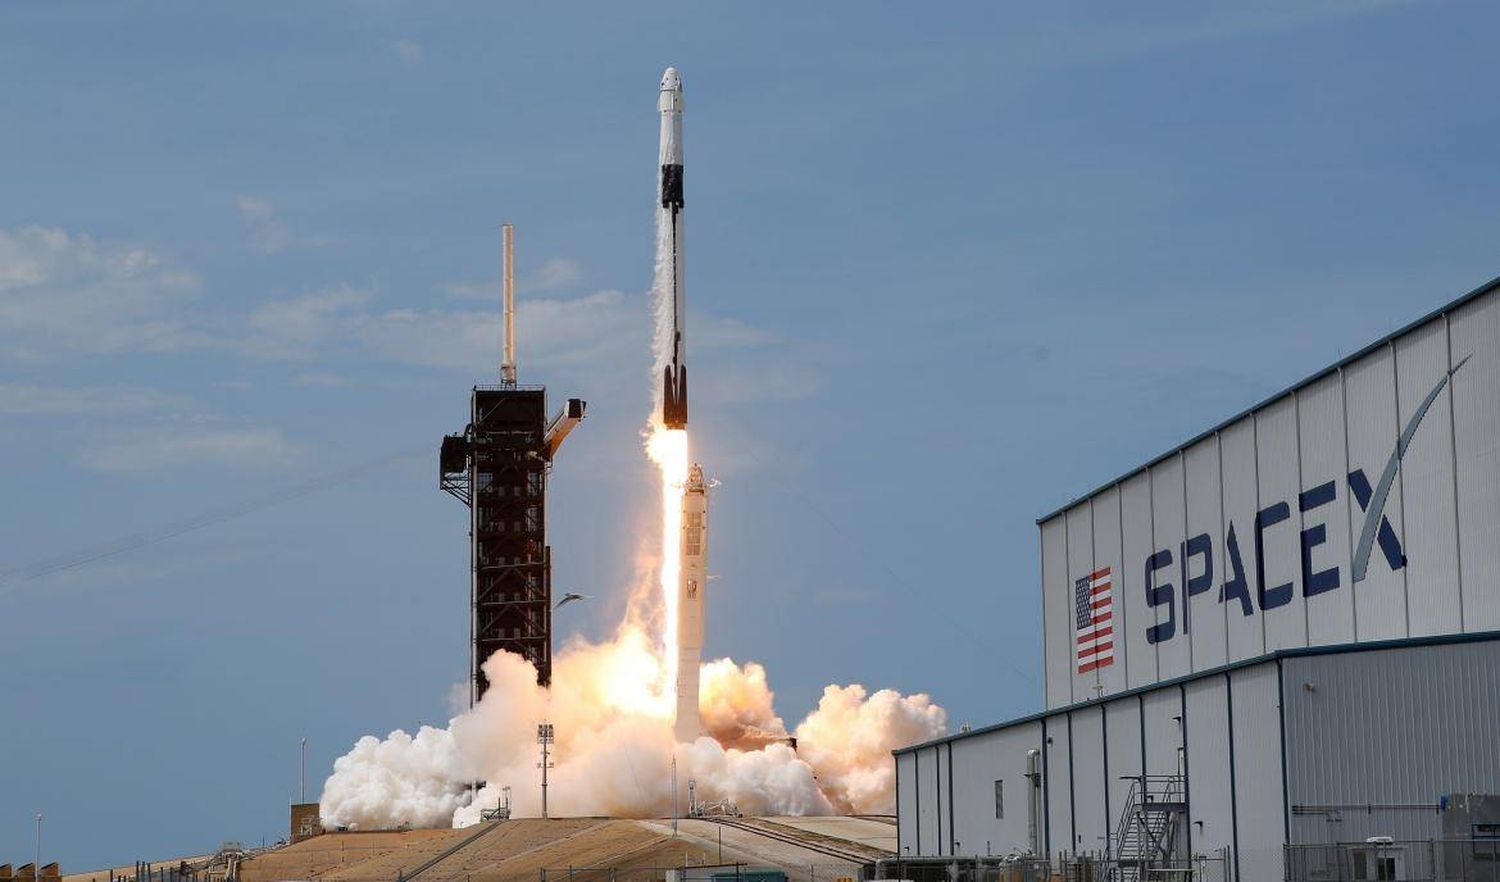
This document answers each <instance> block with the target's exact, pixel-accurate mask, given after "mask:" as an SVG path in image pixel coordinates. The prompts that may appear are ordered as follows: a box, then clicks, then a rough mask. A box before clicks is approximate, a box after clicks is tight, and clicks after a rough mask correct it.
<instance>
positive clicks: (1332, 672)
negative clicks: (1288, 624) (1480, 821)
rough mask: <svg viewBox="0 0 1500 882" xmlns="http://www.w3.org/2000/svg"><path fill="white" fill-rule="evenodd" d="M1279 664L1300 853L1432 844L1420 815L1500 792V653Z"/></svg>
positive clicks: (1433, 823)
mask: <svg viewBox="0 0 1500 882" xmlns="http://www.w3.org/2000/svg"><path fill="white" fill-rule="evenodd" d="M1282 664H1283V671H1284V687H1285V695H1286V750H1287V781H1288V788H1287V790H1288V794H1289V796H1290V802H1291V810H1292V816H1291V821H1292V840H1293V841H1294V842H1334V841H1342V842H1351V841H1361V840H1363V839H1365V838H1366V837H1368V836H1394V837H1395V838H1397V839H1425V838H1428V837H1432V836H1436V835H1438V818H1437V815H1436V814H1435V813H1434V812H1433V811H1430V810H1425V811H1424V810H1421V809H1418V808H1413V806H1421V805H1428V806H1431V805H1435V804H1436V803H1437V802H1438V800H1439V798H1440V797H1441V796H1442V795H1443V794H1445V793H1500V642H1489V643H1466V644H1459V645H1442V646H1429V647H1410V648H1402V649H1390V650H1375V651H1370V652H1360V653H1348V654H1336V655H1320V656H1309V657H1304V658H1290V659H1286V660H1285V661H1284V662H1283V663H1282ZM1235 710H1236V713H1238V711H1239V708H1238V707H1236V708H1235ZM1356 806H1363V807H1365V808H1357V807H1356ZM1396 806H1403V807H1401V808H1396Z"/></svg>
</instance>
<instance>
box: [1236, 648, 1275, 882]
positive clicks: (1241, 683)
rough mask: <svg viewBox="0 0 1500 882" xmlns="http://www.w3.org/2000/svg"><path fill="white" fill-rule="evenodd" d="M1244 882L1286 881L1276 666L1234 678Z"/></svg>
mask: <svg viewBox="0 0 1500 882" xmlns="http://www.w3.org/2000/svg"><path fill="white" fill-rule="evenodd" d="M1230 689H1231V690H1233V694H1234V770H1235V794H1236V796H1237V798H1238V816H1239V839H1240V859H1239V864H1240V878H1241V879H1244V880H1246V882H1249V880H1258V879H1280V878H1282V868H1283V865H1282V855H1281V844H1282V843H1283V842H1284V841H1285V839H1284V836H1285V830H1286V820H1285V818H1286V815H1285V804H1284V802H1283V800H1282V787H1281V728H1280V720H1281V705H1280V699H1279V696H1278V683H1277V675H1276V664H1275V662H1267V663H1266V664H1263V665H1256V666H1254V667H1250V668H1245V669H1243V670H1239V671H1234V672H1232V673H1231V674H1230Z"/></svg>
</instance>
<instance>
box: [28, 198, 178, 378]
mask: <svg viewBox="0 0 1500 882" xmlns="http://www.w3.org/2000/svg"><path fill="white" fill-rule="evenodd" d="M198 290H199V281H198V277H197V276H196V275H194V274H193V273H191V272H188V271H186V270H184V269H181V268H179V267H176V266H174V265H173V264H172V262H171V261H170V260H168V259H167V258H165V257H163V256H162V255H160V254H158V253H156V252H154V251H151V250H149V249H146V248H141V247H138V246H133V245H119V244H105V243H101V242H98V241H96V240H94V239H93V238H91V237H89V236H85V235H74V234H70V233H68V232H67V231H66V230H62V229H59V228H50V227H22V228H20V229H15V230H0V347H3V351H5V352H6V353H7V354H9V355H11V356H15V357H21V358H47V357H51V356H59V355H62V354H66V353H76V352H84V353H94V354H103V353H116V352H122V351H131V350H146V351H153V350H166V349H174V348H178V347H181V346H184V345H189V344H191V343H193V342H195V341H197V335H195V334H193V333H191V332H189V330H188V328H187V326H186V324H185V322H184V321H183V320H182V319H181V318H179V317H178V315H177V313H178V311H179V309H180V308H181V307H182V306H183V305H184V304H186V303H187V302H189V301H191V300H192V299H193V298H194V297H196V296H197V294H198Z"/></svg>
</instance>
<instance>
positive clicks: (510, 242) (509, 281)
mask: <svg viewBox="0 0 1500 882" xmlns="http://www.w3.org/2000/svg"><path fill="white" fill-rule="evenodd" d="M500 238H501V241H502V243H503V247H502V248H501V252H502V256H501V273H500V275H501V281H500V288H501V296H502V297H503V298H504V309H505V358H504V360H503V361H501V362H500V382H502V383H505V384H506V385H508V386H514V385H515V384H516V241H515V226H514V225H512V224H504V225H502V226H501V227H500Z"/></svg>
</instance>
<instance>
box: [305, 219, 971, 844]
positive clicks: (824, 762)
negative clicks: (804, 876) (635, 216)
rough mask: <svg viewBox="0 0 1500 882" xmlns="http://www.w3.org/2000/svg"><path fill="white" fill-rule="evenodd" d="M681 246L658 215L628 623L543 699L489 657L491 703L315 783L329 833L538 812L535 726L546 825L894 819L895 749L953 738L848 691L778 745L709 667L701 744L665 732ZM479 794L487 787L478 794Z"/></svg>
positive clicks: (351, 756)
mask: <svg viewBox="0 0 1500 882" xmlns="http://www.w3.org/2000/svg"><path fill="white" fill-rule="evenodd" d="M660 195H661V194H660V193H658V196H660ZM661 201H662V200H661V199H660V198H658V199H657V203H658V205H660V203H661ZM673 244H674V238H673V228H672V221H671V218H670V216H669V214H668V212H667V210H665V209H662V208H658V210H657V213H656V262H655V266H654V279H653V284H652V295H653V300H654V308H655V325H656V327H655V333H654V335H653V346H652V348H653V353H652V354H653V363H652V374H651V383H652V390H653V394H654V397H655V399H656V402H655V403H656V407H654V408H653V417H652V419H651V421H650V422H649V424H648V426H647V429H646V432H645V435H646V453H647V455H648V456H649V457H650V459H651V460H652V462H654V463H656V465H657V467H658V469H659V471H660V476H661V502H662V510H661V524H660V531H661V532H660V534H659V537H656V538H659V541H660V545H659V546H658V547H659V549H660V551H659V553H658V554H657V555H656V559H655V561H654V564H653V567H652V568H651V572H647V573H643V574H642V579H641V581H640V582H639V583H638V584H637V585H636V586H635V588H634V590H633V591H632V593H631V602H630V604H629V607H628V609H627V612H626V615H625V618H624V621H623V622H622V623H621V625H620V626H619V628H618V630H617V631H616V633H615V636H614V637H613V638H612V639H610V640H608V641H606V642H603V643H589V642H586V641H583V640H579V639H575V640H573V641H571V642H569V643H568V644H567V645H566V646H564V647H563V648H562V649H561V650H560V651H559V652H558V653H557V654H556V655H555V656H554V658H553V666H552V686H551V688H550V689H542V688H541V687H539V686H537V684H536V671H535V670H534V669H533V668H532V667H531V665H530V663H528V662H526V661H525V660H523V659H522V658H520V657H519V656H515V655H511V654H509V653H504V652H498V653H495V654H494V655H493V656H491V657H490V658H489V659H488V660H487V661H486V662H485V665H484V671H485V674H486V675H487V676H488V677H489V683H490V686H489V690H488V691H487V692H486V693H485V695H484V698H483V699H482V700H481V701H480V702H479V703H478V704H477V705H475V706H474V707H473V708H471V709H470V710H468V711H467V712H464V713H461V714H459V715H458V716H456V717H454V718H453V719H452V720H450V721H449V724H448V728H446V729H433V728H430V727H423V728H422V729H421V730H420V731H419V732H418V733H417V736H416V737H415V738H413V737H411V736H409V735H407V734H406V733H405V732H402V731H399V730H398V731H396V732H392V733H391V734H390V735H389V736H387V737H386V738H385V740H384V741H381V740H378V739H376V738H373V737H370V736H366V737H364V738H361V739H360V740H359V742H358V743H357V744H355V745H354V748H353V749H352V750H350V751H349V753H347V754H346V755H344V756H343V757H341V758H340V759H339V760H338V761H337V762H336V763H335V764H334V769H333V775H332V776H331V777H330V778H329V779H328V781H327V783H326V784H324V786H323V801H322V815H323V822H324V824H325V825H327V826H330V827H334V826H349V827H356V828H365V829H369V828H377V827H390V826H395V825H399V824H411V825H414V826H446V825H449V824H452V825H454V826H465V825H468V824H472V823H475V822H477V821H478V820H479V818H480V813H481V812H482V811H483V810H485V809H488V808H493V807H495V806H496V805H498V804H499V803H500V801H501V799H502V794H503V789H504V788H505V787H507V786H509V787H510V788H511V799H512V810H513V812H514V813H515V815H517V816H519V817H527V816H532V817H534V816H538V815H540V814H541V794H540V788H539V787H538V786H537V785H538V784H539V773H538V770H537V761H538V759H539V756H538V749H537V744H536V727H537V724H538V723H541V722H543V721H546V722H550V723H552V724H553V726H554V732H555V734H556V743H555V745H554V747H553V751H552V760H553V762H554V763H555V766H554V768H552V769H551V772H550V775H549V784H550V789H549V791H548V805H547V807H548V813H549V814H552V815H557V816H570V815H571V816H578V815H610V816H615V817H653V816H655V817H660V816H663V815H666V814H668V813H670V812H672V810H673V808H674V805H680V802H681V799H682V797H683V795H684V794H685V790H686V786H685V785H686V782H687V781H688V780H689V779H692V780H694V781H696V782H697V796H698V798H699V799H702V800H705V801H718V800H730V801H733V802H735V803H736V804H737V805H738V806H739V808H740V810H741V811H743V812H746V813H749V814H761V815H806V814H829V813H834V812H841V813H849V812H853V813H888V812H891V811H893V810H894V809H895V780H894V771H895V770H894V763H893V762H892V760H891V757H890V751H891V749H892V748H894V747H897V746H899V745H902V744H909V743H911V742H915V741H921V740H925V739H928V738H932V737H935V736H937V735H940V734H942V733H943V731H944V730H945V725H946V720H945V715H944V713H943V710H942V708H940V707H938V706H937V705H935V704H933V703H932V702H931V701H930V700H929V699H928V697H927V696H926V695H909V696H903V695H900V694H899V693H896V692H892V691H890V690H881V691H879V692H876V693H875V694H873V695H869V694H867V693H866V691H865V688H864V687H863V686H859V685H848V686H829V687H828V688H827V689H825V690H824V691H823V696H822V699H821V700H820V701H819V702H818V707H817V709H815V710H814V711H813V712H812V713H811V714H809V715H808V716H807V718H806V719H805V720H803V721H802V722H801V723H800V724H798V725H797V727H796V729H795V730H794V731H793V732H792V733H788V731H787V728H786V724H785V723H784V722H783V721H782V718H781V717H780V716H778V715H777V713H776V710H775V707H774V695H773V693H772V691H771V687H770V683H769V682H768V680H767V677H766V671H765V668H763V667H761V666H760V665H759V664H756V663H754V662H750V663H747V664H743V665H741V664H736V663H735V662H734V661H732V660H730V659H719V660H717V661H711V662H708V663H706V664H704V665H703V666H702V668H701V679H700V683H699V695H698V704H699V709H700V713H701V717H702V720H701V722H702V725H703V727H704V729H705V731H706V733H707V734H706V735H703V736H700V737H698V738H697V739H696V740H695V741H694V742H693V743H691V744H686V743H677V741H676V738H675V737H674V736H673V731H672V729H673V727H672V722H673V721H672V715H673V714H674V713H675V711H676V696H675V695H674V694H673V691H674V690H675V688H676V680H677V677H676V673H677V672H676V670H675V668H676V665H677V663H678V661H677V622H676V617H677V609H676V608H677V591H678V587H679V586H678V579H679V573H680V564H681V549H680V547H679V542H680V538H681V526H682V525H681V514H682V509H681V501H682V491H683V483H684V481H685V479H686V477H687V474H688V466H689V463H690V462H691V459H690V458H689V445H688V433H687V431H686V429H682V428H678V429H670V430H669V429H667V428H665V427H664V426H663V425H662V423H661V421H660V419H659V414H660V412H661V404H662V401H661V382H662V376H663V371H664V369H665V368H666V366H667V364H668V363H669V361H670V359H671V356H672V351H673V345H674V336H675V335H674V321H675V320H676V318H675V317H674V313H673V308H674V296H675V294H674V290H673V285H674V283H677V284H680V283H681V280H680V279H677V278H676V275H675V271H674V262H673V261H674V251H673ZM678 245H679V246H680V243H678ZM710 594H711V592H710ZM710 602H711V601H710ZM792 735H795V738H793V737H791V736H792ZM794 744H795V747H794V746H793V745H794ZM674 762H675V765H676V772H677V776H676V777H677V780H678V782H679V790H678V792H676V793H674V792H673V789H672V785H671V780H672V775H671V769H672V766H673V763H674ZM480 781H482V782H486V783H485V785H484V786H483V787H482V788H481V789H479V790H478V792H477V793H473V794H471V793H470V792H469V791H468V788H470V787H471V786H472V784H473V782H480Z"/></svg>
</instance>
